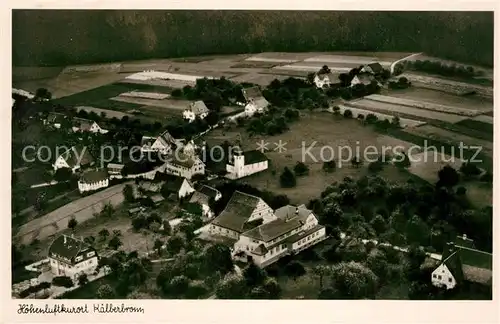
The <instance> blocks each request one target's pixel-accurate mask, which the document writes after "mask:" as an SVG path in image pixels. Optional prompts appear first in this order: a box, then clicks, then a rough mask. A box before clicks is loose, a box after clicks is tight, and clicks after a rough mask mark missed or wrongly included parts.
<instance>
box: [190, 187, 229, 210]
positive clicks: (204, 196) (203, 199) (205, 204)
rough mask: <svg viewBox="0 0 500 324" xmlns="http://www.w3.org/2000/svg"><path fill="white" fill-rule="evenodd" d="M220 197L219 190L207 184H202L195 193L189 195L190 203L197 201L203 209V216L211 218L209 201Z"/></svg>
mask: <svg viewBox="0 0 500 324" xmlns="http://www.w3.org/2000/svg"><path fill="white" fill-rule="evenodd" d="M221 197H222V194H221V192H220V191H219V190H217V189H215V188H212V187H209V186H207V185H202V186H201V187H200V188H198V190H196V191H195V193H194V194H193V195H192V196H191V198H190V200H189V202H190V203H198V204H200V205H201V208H202V210H203V216H205V217H208V218H212V217H213V212H212V210H211V209H210V201H211V200H212V201H214V202H215V201H218V200H219V199H220V198H221Z"/></svg>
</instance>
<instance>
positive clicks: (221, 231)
mask: <svg viewBox="0 0 500 324" xmlns="http://www.w3.org/2000/svg"><path fill="white" fill-rule="evenodd" d="M208 232H209V233H210V234H212V235H220V236H226V237H229V238H232V239H236V240H237V239H238V238H239V236H240V234H239V233H238V232H236V231H233V230H230V229H227V228H224V227H221V226H217V225H213V224H210V226H209V228H208Z"/></svg>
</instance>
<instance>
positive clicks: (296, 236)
mask: <svg viewBox="0 0 500 324" xmlns="http://www.w3.org/2000/svg"><path fill="white" fill-rule="evenodd" d="M322 228H324V226H323V225H319V224H318V225H316V226H314V227H313V228H309V229H307V230H302V231H300V232H298V233H295V234H293V235H292V236H289V237H287V238H286V239H285V240H284V241H283V242H278V243H276V244H280V243H292V244H293V243H295V242H297V241H299V240H301V239H302V238H304V237H306V236H308V235H309V234H311V233H314V232H316V231H319V230H320V229H322Z"/></svg>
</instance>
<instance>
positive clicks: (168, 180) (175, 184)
mask: <svg viewBox="0 0 500 324" xmlns="http://www.w3.org/2000/svg"><path fill="white" fill-rule="evenodd" d="M161 180H164V181H165V183H164V185H163V187H164V188H166V189H167V191H168V192H172V193H174V192H175V193H178V192H179V190H180V189H181V187H182V184H183V183H184V180H186V178H183V177H178V176H175V175H172V174H162V175H161Z"/></svg>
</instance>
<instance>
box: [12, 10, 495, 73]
mask: <svg viewBox="0 0 500 324" xmlns="http://www.w3.org/2000/svg"><path fill="white" fill-rule="evenodd" d="M12 21H13V28H12V39H13V53H12V54H13V64H14V65H17V66H35V65H67V64H80V63H81V64H83V63H97V62H110V61H116V60H132V59H146V58H153V57H155V58H160V57H183V56H196V55H209V54H235V53H253V52H266V51H290V52H301V51H332V50H340V51H348V50H352V51H401V52H410V51H423V52H425V53H427V54H429V55H435V56H439V57H442V58H448V59H454V60H459V61H464V62H469V63H477V64H484V65H488V66H492V64H493V13H492V12H369V11H363V12H353V11H350V12H341V11H330V12H326V11H323V12H314V11H308V12H299V11H124V10H121V11H116V10H113V11H111V10H110V11H101V10H95V11H83V10H82V11H76V10H72V11H65V10H63V11H61V10H14V11H13V17H12Z"/></svg>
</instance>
